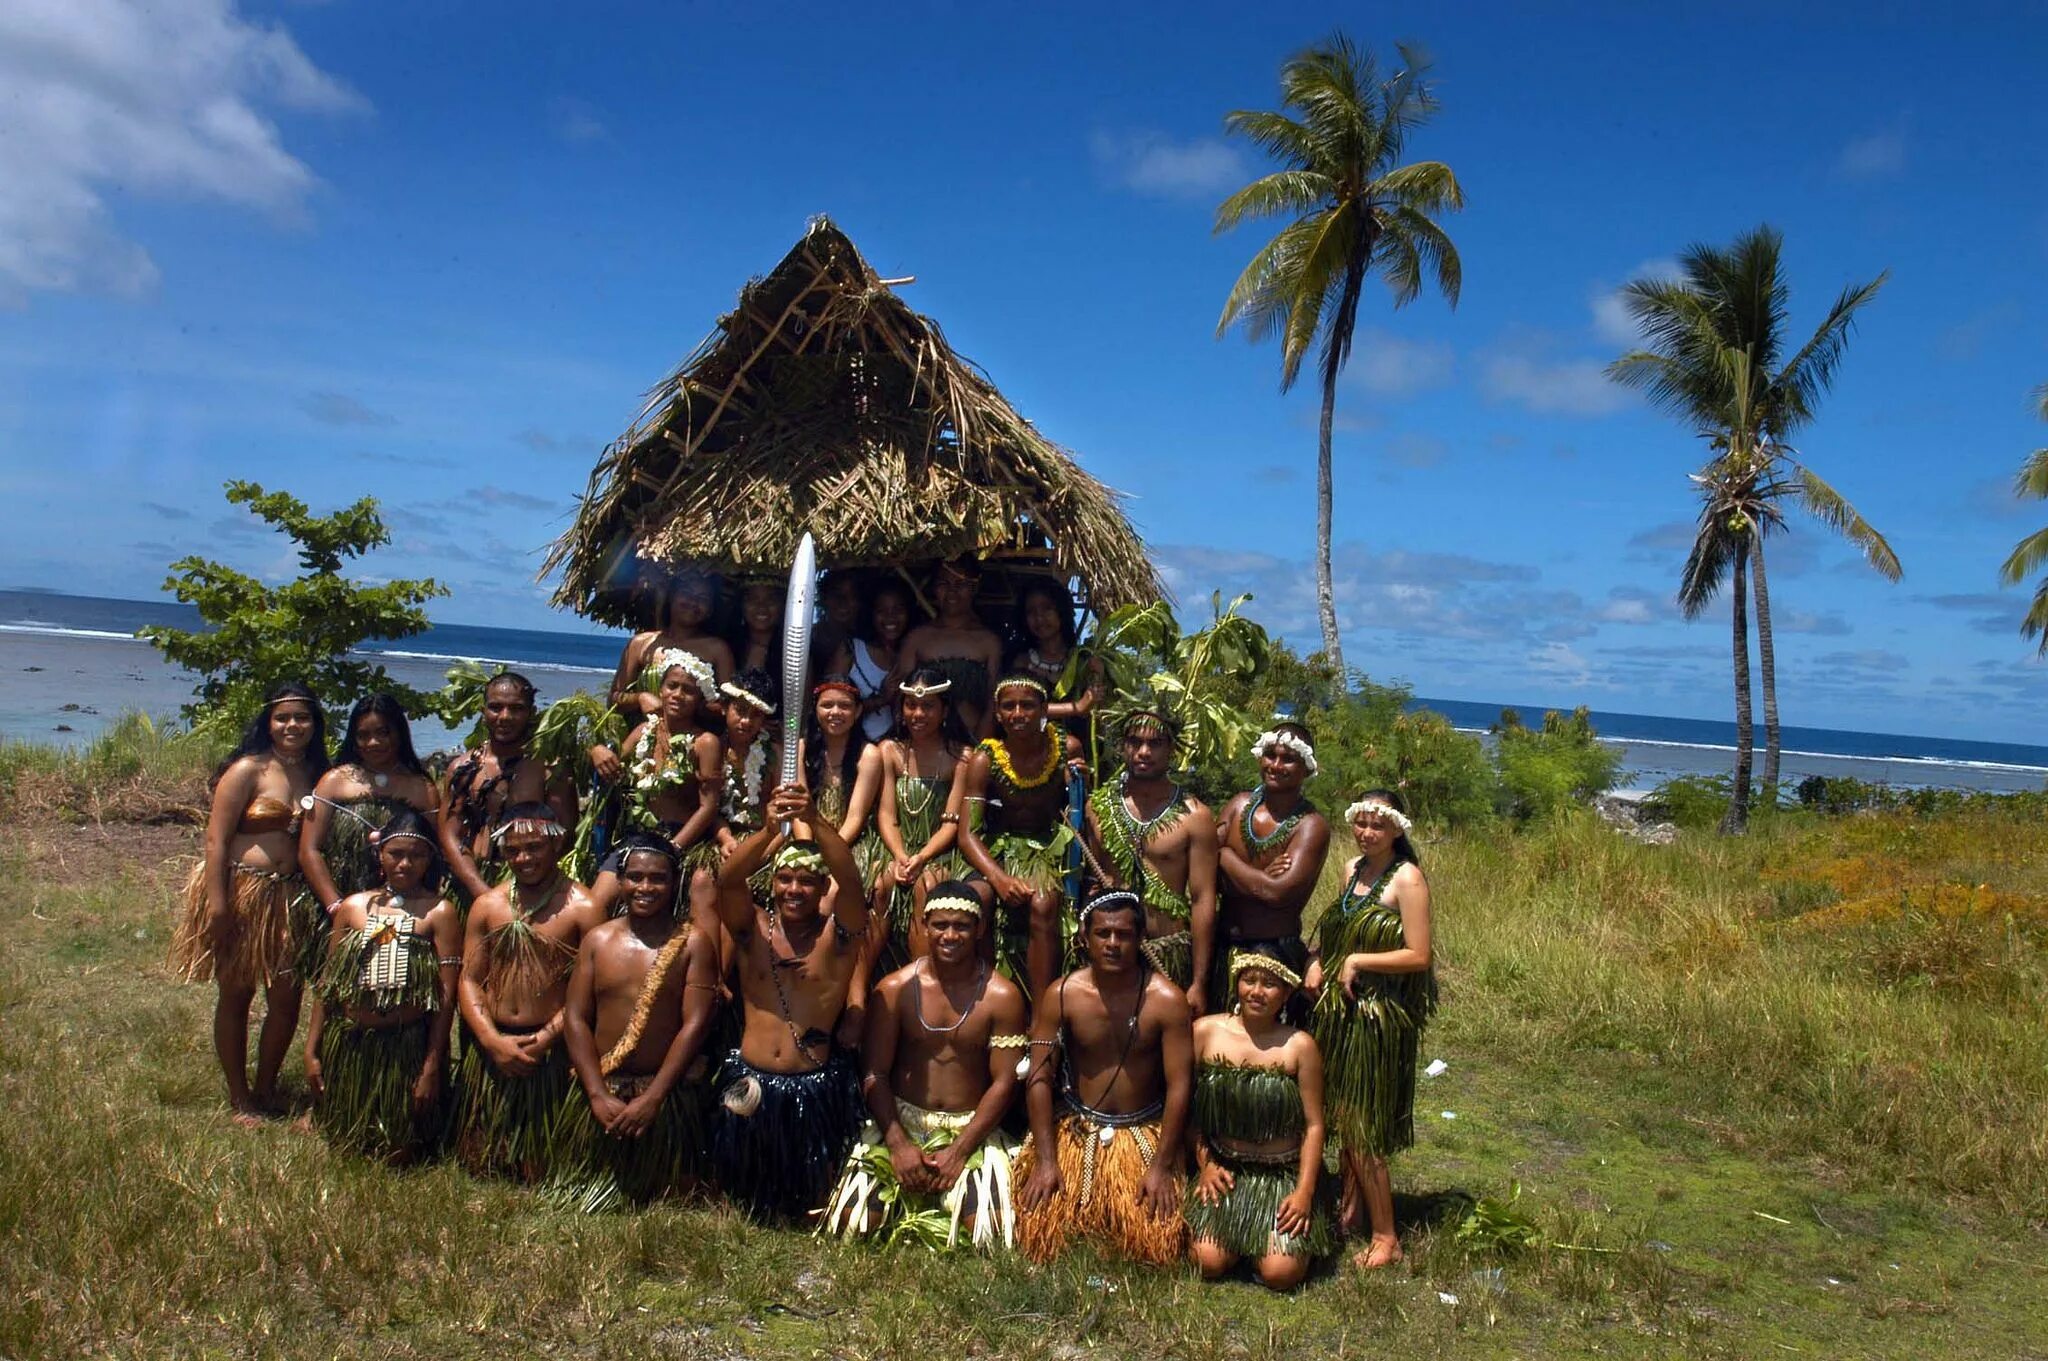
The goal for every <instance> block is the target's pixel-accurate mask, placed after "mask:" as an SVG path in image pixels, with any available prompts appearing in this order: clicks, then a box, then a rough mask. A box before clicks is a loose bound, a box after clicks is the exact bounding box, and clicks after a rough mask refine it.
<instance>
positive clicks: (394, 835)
mask: <svg viewBox="0 0 2048 1361" xmlns="http://www.w3.org/2000/svg"><path fill="white" fill-rule="evenodd" d="M408 837H410V838H411V839H412V840H414V841H424V842H426V843H427V844H428V845H429V846H431V845H433V844H434V838H432V837H430V836H428V835H427V834H426V833H425V832H415V831H413V830H412V829H411V828H406V829H404V830H402V831H397V832H386V831H383V830H381V829H380V830H378V831H374V832H372V833H370V844H371V845H372V846H389V845H390V844H391V843H392V842H394V841H404V840H405V839H406V838H408Z"/></svg>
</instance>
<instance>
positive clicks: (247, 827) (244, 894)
mask: <svg viewBox="0 0 2048 1361" xmlns="http://www.w3.org/2000/svg"><path fill="white" fill-rule="evenodd" d="M326 771H327V724H326V720H325V719H324V718H323V717H322V716H321V713H320V705H319V703H318V702H317V701H316V700H315V699H314V698H313V692H312V691H310V690H308V689H307V688H306V687H305V686H303V685H280V686H278V687H277V688H276V689H275V690H272V691H271V692H270V694H269V696H268V697H267V698H266V699H265V700H264V701H263V707H262V708H261V709H259V710H258V711H257V713H256V716H255V717H254V718H253V719H251V720H250V722H249V727H248V730H247V731H246V732H244V733H243V734H242V740H241V742H240V743H239V744H238V745H237V746H236V747H235V749H234V751H233V752H231V753H229V755H228V758H227V760H225V761H223V762H222V763H221V765H220V768H219V769H218V770H216V771H215V772H214V775H213V802H212V806H211V808H210V809H209V810H208V812H207V816H206V855H205V858H204V859H202V860H201V861H200V862H199V863H198V864H197V865H195V866H193V868H192V875H191V877H190V878H189V879H188V880H187V881H186V883H185V895H184V896H185V900H184V910H183V913H182V915H181V918H180V920H179V921H178V923H177V926H176V928H175V930H174V932H173V935H172V938H171V967H172V969H173V970H174V971H175V972H176V973H177V974H178V975H179V976H180V977H182V978H184V979H185V980H186V981H187V982H192V983H205V982H209V981H210V982H212V983H213V984H214V985H215V986H216V987H217V988H218V989H219V997H218V999H217V1000H216V1001H215V1003H214V1009H213V1049H214V1053H215V1055H216V1056H217V1057H218V1058H219V1059H220V1066H221V1072H222V1073H223V1074H224V1075H225V1076H226V1078H227V1086H228V1104H229V1105H230V1106H232V1107H233V1108H234V1112H235V1121H236V1123H237V1124H243V1125H253V1124H255V1123H257V1122H258V1121H259V1120H261V1119H263V1118H264V1117H266V1116H269V1115H272V1114H274V1113H275V1112H276V1108H277V1071H278V1069H279V1068H281V1067H282V1066H283V1065H284V1056H285V1052H286V1051H287V1050H289V1049H290V1048H291V1045H292V1033H293V1032H294V1031H296V1030H297V1029H298V1028H299V998H300V988H301V986H302V984H303V982H304V980H303V979H301V978H300V977H299V976H298V974H297V972H296V961H297V959H298V956H299V953H300V950H299V944H300V942H298V941H296V940H294V939H293V936H292V927H293V923H292V910H291V901H292V898H293V896H294V895H296V894H297V893H299V892H300V891H301V884H300V880H299V817H300V814H299V806H300V802H301V801H302V800H303V799H304V798H305V797H306V796H307V795H308V794H310V793H312V792H313V785H314V784H315V782H317V781H318V780H319V778H320V777H321V776H322V775H323V774H325V773H326ZM258 988H261V989H262V990H263V997H264V1016H263V1037H262V1039H261V1041H260V1042H259V1044H258V1047H257V1052H256V1080H255V1083H254V1085H253V1086H252V1085H251V1083H250V1081H249V1009H250V1007H251V1006H252V1005H253V1004H254V1003H255V1000H256V990H257V989H258Z"/></svg>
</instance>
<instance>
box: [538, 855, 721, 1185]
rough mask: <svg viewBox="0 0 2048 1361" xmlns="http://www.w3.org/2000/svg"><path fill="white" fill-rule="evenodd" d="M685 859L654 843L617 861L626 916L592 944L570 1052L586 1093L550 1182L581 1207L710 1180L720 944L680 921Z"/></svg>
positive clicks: (568, 1102)
mask: <svg viewBox="0 0 2048 1361" xmlns="http://www.w3.org/2000/svg"><path fill="white" fill-rule="evenodd" d="M678 861H679V856H678V855H677V853H676V848H675V846H674V845H673V844H671V843H670V842H668V841H666V840H664V839H662V838H661V837H658V836H650V835H648V834H647V833H645V832H642V833H637V834H635V835H633V836H630V837H628V838H627V839H626V842H625V844H624V845H622V846H621V847H620V848H619V851H618V871H617V873H618V881H619V899H620V901H621V903H622V904H623V905H624V907H625V915H624V916H623V917H618V918H615V919H613V920H611V921H608V922H606V923H604V924H603V925H602V926H599V927H598V928H597V929H596V930H594V931H592V932H591V933H590V934H589V935H588V936H587V937H585V938H584V941H583V948H582V950H581V951H579V952H578V954H577V957H576V971H575V973H573V974H572V975H571V976H570V978H569V1000H568V1003H567V1005H566V1006H565V1007H564V1008H563V1016H564V1017H565V1019H566V1022H567V1028H566V1030H565V1032H564V1035H563V1041H564V1044H565V1046H566V1048H567V1049H568V1051H569V1061H570V1062H571V1063H572V1064H573V1065H575V1069H576V1079H577V1081H578V1082H579V1083H580V1084H581V1087H582V1090H580V1091H576V1090H572V1091H571V1092H570V1093H569V1095H568V1097H567V1098H566V1099H565V1101H564V1103H563V1109H562V1123H561V1126H560V1129H561V1139H560V1142H559V1146H558V1148H557V1149H556V1156H555V1157H554V1159H553V1164H554V1165H553V1167H552V1169H551V1179H552V1180H553V1182H554V1184H555V1186H556V1188H557V1189H558V1191H559V1192H560V1193H561V1194H562V1196H563V1198H564V1199H566V1200H567V1201H568V1202H569V1203H570V1204H571V1205H573V1206H575V1207H576V1208H578V1209H582V1210H587V1211H596V1210H602V1209H608V1208H610V1207H612V1206H614V1205H618V1204H624V1203H644V1202H646V1201H650V1200H653V1199H655V1198H656V1197H658V1196H662V1195H666V1194H668V1193H669V1192H671V1191H675V1190H679V1189H681V1188H682V1187H683V1186H684V1185H686V1184H687V1183H689V1182H691V1181H694V1180H695V1179H696V1178H697V1177H698V1176H699V1175H700V1174H701V1172H702V1167H701V1166H700V1161H701V1157H702V1153H703V1147H704V1134H705V1120H706V1116H707V1114H708V1108H709V1106H710V1100H709V1092H708V1084H707V1083H706V1081H705V1073H704V1065H703V1064H702V1063H700V1062H699V1061H698V1060H699V1058H700V1056H701V1055H702V1053H703V1049H704V1041H705V1039H706V1038H707V1037H708V1036H709V1035H710V1033H711V1022H712V1019H713V1018H714V1016H715V1015H716V1014H717V1011H718V1000H719V999H718V945H717V940H716V937H715V934H714V933H711V932H705V931H699V930H695V929H693V927H692V924H691V922H690V918H689V914H688V913H686V912H685V913H678V912H677V910H676V907H677V904H678V902H679V901H680V900H681V898H682V896H683V875H682V872H681V866H680V864H679V863H678Z"/></svg>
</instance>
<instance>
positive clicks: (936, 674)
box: [889, 666, 974, 752]
mask: <svg viewBox="0 0 2048 1361" xmlns="http://www.w3.org/2000/svg"><path fill="white" fill-rule="evenodd" d="M947 679H949V678H948V677H947V675H946V673H945V672H943V671H940V670H939V669H938V668H936V667H931V666H920V667H919V668H917V670H915V671H913V672H911V673H910V675H909V676H908V677H906V678H905V679H904V682H903V683H904V684H905V685H917V686H925V685H937V684H939V683H940V682H941V681H944V680H947ZM937 699H938V701H939V739H940V740H941V741H943V742H945V743H947V744H949V745H951V746H953V747H956V748H958V749H959V750H961V751H963V752H964V751H966V750H967V749H968V748H969V747H971V746H973V745H974V739H973V738H972V737H971V736H969V735H968V732H967V725H966V724H965V723H963V722H961V721H960V711H959V710H958V709H956V708H955V707H953V696H952V692H951V691H947V692H946V693H945V694H942V695H939V696H937ZM889 736H891V737H893V738H895V739H896V740H897V741H898V742H903V743H908V742H909V741H910V729H909V728H907V727H905V726H904V723H903V701H902V698H901V697H900V696H899V697H898V699H897V701H896V726H895V727H894V728H892V729H891V730H890V732H889Z"/></svg>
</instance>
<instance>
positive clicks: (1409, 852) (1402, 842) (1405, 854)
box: [1356, 789, 1422, 869]
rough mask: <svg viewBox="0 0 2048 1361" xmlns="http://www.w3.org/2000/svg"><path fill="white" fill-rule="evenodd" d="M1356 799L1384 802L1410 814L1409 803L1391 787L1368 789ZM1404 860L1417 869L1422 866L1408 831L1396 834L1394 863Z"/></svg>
mask: <svg viewBox="0 0 2048 1361" xmlns="http://www.w3.org/2000/svg"><path fill="white" fill-rule="evenodd" d="M1356 801H1357V802H1364V803H1384V804H1386V805H1387V806H1388V807H1389V808H1392V809H1394V810H1395V811H1396V812H1398V813H1400V814H1401V815H1402V816H1403V817H1405V816H1407V814H1408V805H1407V804H1405V803H1403V802H1402V801H1401V796H1400V795H1399V794H1396V793H1395V792H1394V791H1393V790H1391V789H1368V790H1366V791H1365V792H1364V793H1363V794H1360V795H1359V796H1358V799H1357V800H1356ZM1403 860H1405V861H1407V862H1408V863H1409V864H1411V865H1413V866H1415V868H1417V869H1421V868H1422V857H1421V856H1419V855H1417V854H1416V853H1415V847H1414V846H1413V845H1412V844H1411V843H1410V842H1409V840H1408V834H1407V833H1406V832H1397V833H1396V834H1395V835H1394V863H1395V864H1397V865H1398V864H1400V863H1401V862H1402V861H1403Z"/></svg>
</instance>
